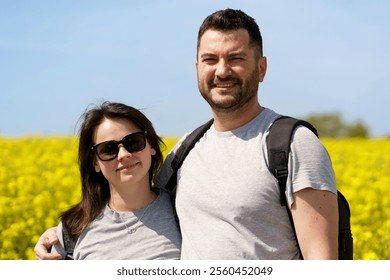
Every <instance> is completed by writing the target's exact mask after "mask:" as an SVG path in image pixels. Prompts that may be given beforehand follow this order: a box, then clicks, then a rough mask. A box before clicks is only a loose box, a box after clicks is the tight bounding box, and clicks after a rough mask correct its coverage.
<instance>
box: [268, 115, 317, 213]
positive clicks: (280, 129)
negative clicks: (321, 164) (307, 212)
mask: <svg viewBox="0 0 390 280" xmlns="http://www.w3.org/2000/svg"><path fill="white" fill-rule="evenodd" d="M300 125H303V126H306V127H307V128H309V129H310V130H311V131H313V133H314V134H315V135H316V136H317V137H318V134H317V130H316V129H315V128H314V127H313V126H312V125H311V124H310V123H308V122H306V121H304V120H299V119H295V118H292V117H288V116H282V117H279V118H278V119H276V120H275V121H274V123H273V124H272V125H271V127H270V131H269V134H268V138H267V149H268V163H269V169H270V171H271V173H272V174H273V175H274V176H275V178H276V179H277V181H278V183H279V189H280V204H281V205H282V206H285V205H287V201H286V196H285V195H284V193H285V189H286V182H287V176H288V156H289V153H290V143H291V138H292V136H293V132H294V131H295V129H296V128H297V127H298V126H300Z"/></svg>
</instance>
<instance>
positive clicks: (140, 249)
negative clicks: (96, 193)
mask: <svg viewBox="0 0 390 280" xmlns="http://www.w3.org/2000/svg"><path fill="white" fill-rule="evenodd" d="M57 235H58V237H59V240H60V244H59V245H57V246H55V247H54V252H59V253H60V254H62V255H63V256H64V254H65V252H64V249H63V237H62V224H61V223H60V225H59V227H58V230H57ZM180 246H181V236H180V232H179V230H178V227H177V224H176V221H175V219H174V214H173V211H172V206H171V202H170V199H169V196H168V195H167V194H166V193H164V192H162V191H161V192H160V193H159V195H158V196H157V198H156V200H155V201H154V202H153V203H152V204H150V205H149V206H148V207H146V208H143V209H141V210H139V211H136V212H134V213H133V212H129V213H117V212H114V211H113V210H111V209H110V208H109V207H108V205H106V206H105V207H104V208H103V210H102V214H101V215H100V216H99V217H98V218H96V219H95V220H94V221H93V222H92V223H91V224H90V225H89V226H88V228H87V229H86V230H85V231H84V232H83V233H82V234H81V235H80V237H79V239H78V240H77V243H76V245H75V248H74V253H73V257H74V259H75V260H83V259H86V260H130V259H136V260H161V259H180Z"/></svg>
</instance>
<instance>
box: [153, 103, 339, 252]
mask: <svg viewBox="0 0 390 280" xmlns="http://www.w3.org/2000/svg"><path fill="white" fill-rule="evenodd" d="M278 116H279V115H278V114H276V113H275V112H273V111H272V110H270V109H264V110H263V111H262V113H261V114H259V115H258V116H257V117H256V118H255V119H254V120H252V121H251V122H250V123H248V124H246V125H244V126H243V127H240V128H238V129H236V130H233V131H227V132H218V131H216V130H215V128H214V126H212V127H211V128H210V129H209V130H208V131H207V132H206V134H205V135H204V137H203V138H201V139H200V140H199V142H198V143H197V144H196V145H195V147H194V148H193V149H192V150H191V152H190V153H189V154H188V156H187V158H186V159H185V161H184V163H183V165H182V167H181V169H180V170H179V171H178V184H177V190H176V208H177V213H178V217H179V220H180V228H181V232H182V238H183V242H182V259H299V251H298V247H297V244H296V241H295V237H294V233H293V231H292V228H291V225H290V221H289V218H288V215H287V211H286V208H285V207H282V206H281V205H280V193H279V188H278V185H277V182H276V179H275V178H274V177H273V175H272V174H271V173H270V172H269V170H268V159H267V147H266V136H267V133H268V129H269V127H270V126H271V124H272V123H273V121H274V120H275V119H276V118H277V117H278ZM185 137H186V136H184V137H183V138H182V139H181V140H180V141H179V142H178V144H177V146H176V147H175V148H174V149H173V153H174V152H175V151H176V149H177V147H178V146H180V143H181V141H182V140H183V139H184V138H185ZM291 150H292V153H291V155H290V158H289V167H290V170H289V177H288V181H287V186H286V193H287V197H288V204H289V206H290V207H291V204H292V203H293V196H292V193H293V192H296V191H299V190H301V189H303V188H307V187H311V188H314V189H319V190H329V191H331V192H333V193H336V187H335V178H334V172H333V169H332V165H331V162H330V158H329V156H328V153H327V151H326V150H325V148H324V147H323V145H322V144H321V143H320V142H319V139H318V138H317V137H316V136H315V135H314V134H313V133H312V132H311V131H310V130H308V129H307V128H305V127H299V128H298V129H297V130H296V133H295V136H294V137H293V140H292V147H291ZM171 160H172V154H171V155H169V156H168V157H167V160H166V162H165V164H164V167H163V168H162V170H161V171H160V174H159V175H158V176H157V178H156V185H157V186H164V183H165V181H166V179H167V177H168V176H169V175H170V174H171V168H170V161H171Z"/></svg>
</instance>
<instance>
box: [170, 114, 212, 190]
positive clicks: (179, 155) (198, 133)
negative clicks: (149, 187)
mask: <svg viewBox="0 0 390 280" xmlns="http://www.w3.org/2000/svg"><path fill="white" fill-rule="evenodd" d="M213 122H214V120H213V119H211V120H209V121H208V122H207V123H205V124H203V125H201V126H200V127H198V128H197V129H195V130H194V131H192V132H191V133H190V134H189V135H188V136H187V137H186V139H184V141H183V142H182V144H181V145H180V147H179V148H178V149H177V151H176V153H175V157H174V158H173V159H172V161H171V167H172V171H173V172H172V175H171V177H170V178H169V180H168V183H167V184H166V185H165V187H164V189H165V190H167V191H168V192H169V193H171V194H172V193H175V192H176V183H177V171H178V170H179V169H180V167H181V165H182V164H183V161H184V159H185V158H186V157H187V155H188V153H189V152H190V151H191V149H192V148H193V147H194V146H195V144H196V142H198V141H199V139H200V138H202V137H203V135H204V134H205V133H206V131H207V130H208V129H209V128H210V127H211V125H212V124H213Z"/></svg>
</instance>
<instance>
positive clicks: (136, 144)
mask: <svg viewBox="0 0 390 280" xmlns="http://www.w3.org/2000/svg"><path fill="white" fill-rule="evenodd" d="M122 144H123V146H124V147H125V149H126V150H127V151H128V152H129V153H135V152H139V151H142V150H143V149H145V146H146V137H145V133H144V132H137V133H133V134H130V135H128V136H127V137H125V138H124V139H123V140H122Z"/></svg>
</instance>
